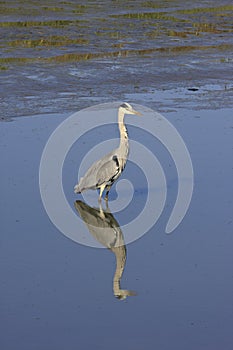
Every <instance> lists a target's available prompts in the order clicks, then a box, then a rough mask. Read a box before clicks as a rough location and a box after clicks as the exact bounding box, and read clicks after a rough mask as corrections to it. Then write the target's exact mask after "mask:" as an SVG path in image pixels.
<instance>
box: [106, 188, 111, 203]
mask: <svg viewBox="0 0 233 350" xmlns="http://www.w3.org/2000/svg"><path fill="white" fill-rule="evenodd" d="M106 188H107V192H106V195H105V197H104V199H105V200H106V201H108V194H109V191H110V188H111V185H108V186H107V187H106Z"/></svg>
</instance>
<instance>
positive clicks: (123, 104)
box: [120, 103, 129, 109]
mask: <svg viewBox="0 0 233 350" xmlns="http://www.w3.org/2000/svg"><path fill="white" fill-rule="evenodd" d="M120 107H122V108H126V109H129V106H127V104H126V103H122V105H120Z"/></svg>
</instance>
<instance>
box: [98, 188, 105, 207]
mask: <svg viewBox="0 0 233 350" xmlns="http://www.w3.org/2000/svg"><path fill="white" fill-rule="evenodd" d="M104 189H105V185H102V186H101V187H100V195H99V199H98V201H99V203H100V202H101V197H102V194H103V192H104Z"/></svg>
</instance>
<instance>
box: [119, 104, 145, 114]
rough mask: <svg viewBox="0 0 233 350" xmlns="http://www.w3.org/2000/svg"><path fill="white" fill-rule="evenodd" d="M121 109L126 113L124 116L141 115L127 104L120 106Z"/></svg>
mask: <svg viewBox="0 0 233 350" xmlns="http://www.w3.org/2000/svg"><path fill="white" fill-rule="evenodd" d="M120 109H121V110H122V112H124V114H136V115H141V113H140V112H138V111H135V109H133V107H132V106H131V105H130V104H129V103H127V102H124V103H122V104H121V105H120Z"/></svg>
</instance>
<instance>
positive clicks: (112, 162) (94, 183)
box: [76, 151, 119, 192]
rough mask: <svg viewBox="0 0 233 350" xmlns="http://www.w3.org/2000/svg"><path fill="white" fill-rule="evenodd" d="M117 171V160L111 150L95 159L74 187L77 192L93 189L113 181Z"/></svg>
mask: <svg viewBox="0 0 233 350" xmlns="http://www.w3.org/2000/svg"><path fill="white" fill-rule="evenodd" d="M118 173H119V162H118V158H117V156H116V155H115V152H114V151H113V152H111V153H109V154H107V155H106V156H104V157H103V158H101V159H100V160H98V161H96V162H95V163H94V164H93V165H92V166H91V167H90V168H89V169H88V170H87V172H86V174H85V175H84V176H83V177H82V178H81V179H80V181H79V184H78V185H77V187H76V190H77V192H82V191H85V190H87V189H95V188H98V187H100V186H101V185H102V184H104V183H106V185H108V184H109V183H111V182H113V181H114V179H115V178H116V177H117V175H118Z"/></svg>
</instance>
